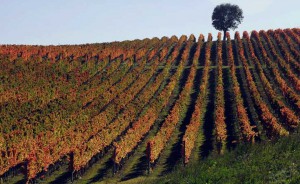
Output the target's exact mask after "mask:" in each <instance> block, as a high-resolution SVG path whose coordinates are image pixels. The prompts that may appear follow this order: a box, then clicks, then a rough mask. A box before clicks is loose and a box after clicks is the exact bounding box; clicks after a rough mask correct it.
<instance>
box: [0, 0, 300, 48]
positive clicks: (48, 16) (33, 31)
mask: <svg viewBox="0 0 300 184" xmlns="http://www.w3.org/2000/svg"><path fill="white" fill-rule="evenodd" d="M0 2H1V4H0V44H42V45H49V44H55V45H56V44H82V43H100V42H111V41H122V40H133V39H143V38H152V37H158V38H161V37H162V36H168V37H171V36H172V35H176V36H178V37H179V36H181V35H182V34H185V35H188V36H189V35H190V34H192V33H193V34H195V36H196V37H198V36H199V34H200V33H202V34H204V35H205V37H207V34H208V33H209V32H211V33H212V34H213V36H214V38H215V37H216V34H217V31H216V30H215V29H214V27H213V26H212V24H211V15H212V12H213V9H214V7H215V6H216V5H218V4H221V3H232V4H237V5H239V6H240V8H241V9H242V10H243V12H244V17H245V18H244V21H243V23H242V24H241V25H240V26H239V27H238V29H237V30H236V31H240V32H242V31H244V30H247V31H252V30H260V29H265V30H267V29H276V28H294V27H298V28H299V27H300V0H185V1H184V0H0Z"/></svg>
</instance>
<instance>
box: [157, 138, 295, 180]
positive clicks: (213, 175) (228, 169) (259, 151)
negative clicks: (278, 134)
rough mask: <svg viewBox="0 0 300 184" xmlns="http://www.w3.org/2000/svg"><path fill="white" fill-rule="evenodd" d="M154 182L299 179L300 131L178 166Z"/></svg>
mask: <svg viewBox="0 0 300 184" xmlns="http://www.w3.org/2000/svg"><path fill="white" fill-rule="evenodd" d="M153 183H156V184H157V183H172V184H173V183H189V184H191V183H222V184H223V183H300V134H296V133H295V134H293V135H291V136H289V137H283V138H280V139H278V140H273V141H268V142H261V143H256V144H254V145H240V146H238V147H237V148H236V149H235V150H234V151H231V152H227V153H225V154H224V155H223V156H218V155H211V156H209V157H208V158H206V159H204V160H202V161H201V162H200V163H190V164H189V165H188V166H187V167H185V168H183V167H182V166H178V167H177V168H176V169H175V170H174V171H173V172H172V173H170V174H168V175H166V176H163V177H162V178H160V179H158V180H154V182H153Z"/></svg>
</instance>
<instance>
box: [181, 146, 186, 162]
mask: <svg viewBox="0 0 300 184" xmlns="http://www.w3.org/2000/svg"><path fill="white" fill-rule="evenodd" d="M181 155H182V162H183V166H184V167H185V166H186V161H185V140H184V141H182V150H181Z"/></svg>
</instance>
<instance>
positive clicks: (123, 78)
mask: <svg viewBox="0 0 300 184" xmlns="http://www.w3.org/2000/svg"><path fill="white" fill-rule="evenodd" d="M226 37H227V41H224V42H223V41H221V34H218V35H217V41H213V39H212V35H211V34H209V35H208V37H207V39H206V40H205V38H204V36H203V35H200V36H199V38H198V39H197V40H196V38H195V36H194V35H191V36H190V37H187V36H185V35H183V36H181V37H180V38H179V39H178V38H177V37H175V36H173V37H171V38H167V37H163V38H162V39H158V38H153V39H144V40H134V41H124V42H113V43H102V44H87V45H61V46H28V45H1V46H0V67H1V70H0V77H1V78H0V79H1V88H0V107H1V108H0V117H1V118H0V124H1V126H0V133H1V134H0V152H1V157H0V176H1V180H2V181H5V182H7V183H22V182H28V183H30V182H31V183H68V182H71V181H73V182H74V183H91V182H99V181H103V182H109V183H112V182H118V181H127V180H128V182H131V181H132V182H134V180H133V179H134V178H135V180H139V179H143V177H140V176H146V175H147V173H150V176H151V177H153V178H157V177H161V176H163V175H165V174H167V173H169V172H170V171H172V170H173V169H174V168H176V167H177V166H178V165H181V164H184V165H187V166H189V165H193V163H201V162H203V158H207V157H209V156H210V155H223V154H225V155H227V154H228V155H230V153H227V152H228V150H234V149H235V147H236V146H237V145H243V144H245V145H248V144H254V145H255V144H256V142H265V141H267V140H274V139H277V138H278V137H280V136H284V137H286V136H289V135H290V134H292V133H293V132H294V131H295V130H297V127H298V125H299V117H300V49H299V43H300V29H298V28H294V29H285V30H281V29H278V30H275V31H274V30H269V31H263V30H262V31H259V32H257V31H253V32H252V33H251V36H250V35H249V34H248V32H244V33H243V36H242V38H241V36H240V34H239V33H238V32H236V33H235V35H234V39H233V40H232V39H231V37H230V35H229V34H227V35H226ZM238 150H239V149H238ZM237 152H238V151H237ZM223 158H224V157H223ZM220 159H222V157H221V158H220ZM191 162H192V163H191ZM207 162H209V160H208V161H207ZM224 162H225V161H224ZM204 163H205V162H204ZM196 165H197V164H196ZM195 167H197V166H193V167H191V168H195ZM203 168H205V165H204V166H203ZM1 180H0V181H1Z"/></svg>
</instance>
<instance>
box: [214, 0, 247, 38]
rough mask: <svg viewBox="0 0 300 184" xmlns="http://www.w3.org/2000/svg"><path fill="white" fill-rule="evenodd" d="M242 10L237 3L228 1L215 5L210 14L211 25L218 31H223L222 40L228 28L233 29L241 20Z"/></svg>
mask: <svg viewBox="0 0 300 184" xmlns="http://www.w3.org/2000/svg"><path fill="white" fill-rule="evenodd" d="M243 18H244V16H243V10H242V9H240V7H239V6H237V5H232V4H229V3H226V4H220V5H218V6H216V7H215V9H214V12H213V14H212V25H213V26H214V27H215V28H216V29H217V30H219V31H223V32H224V35H223V40H225V38H226V32H227V31H229V29H232V30H235V29H236V28H237V27H238V25H239V24H240V23H241V22H242V21H243Z"/></svg>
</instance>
